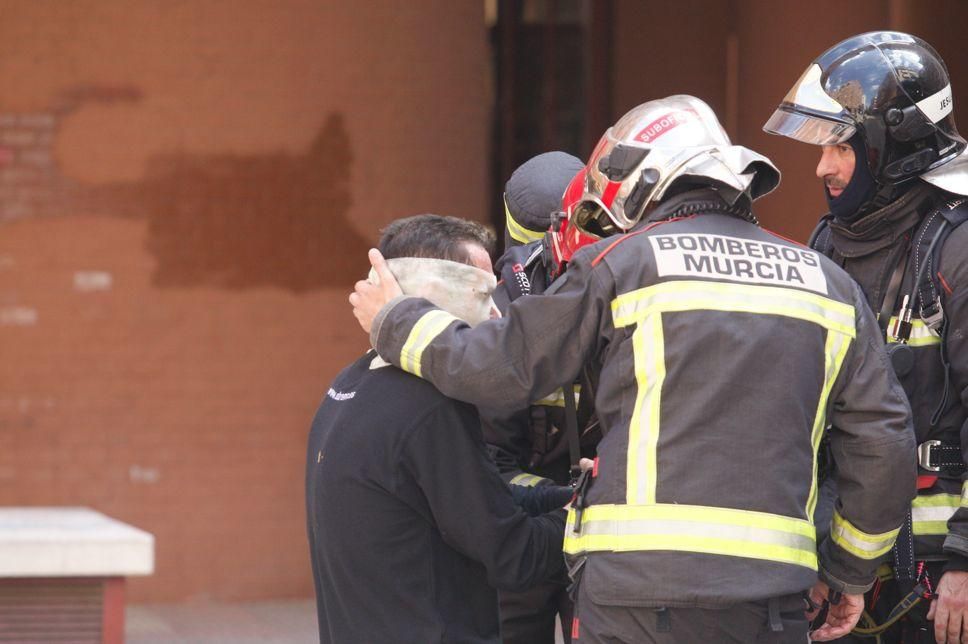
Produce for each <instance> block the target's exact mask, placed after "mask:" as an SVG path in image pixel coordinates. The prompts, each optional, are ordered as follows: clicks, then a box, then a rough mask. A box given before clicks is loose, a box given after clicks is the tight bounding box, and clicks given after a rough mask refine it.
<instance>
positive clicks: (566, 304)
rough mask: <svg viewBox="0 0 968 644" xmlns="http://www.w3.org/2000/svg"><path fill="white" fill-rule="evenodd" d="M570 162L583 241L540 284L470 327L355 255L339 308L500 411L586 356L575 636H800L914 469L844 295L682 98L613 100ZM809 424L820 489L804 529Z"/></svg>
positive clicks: (883, 543) (907, 489)
mask: <svg viewBox="0 0 968 644" xmlns="http://www.w3.org/2000/svg"><path fill="white" fill-rule="evenodd" d="M586 167H587V177H586V186H585V195H584V197H583V200H582V203H581V204H580V205H579V206H578V208H576V211H575V213H574V216H573V222H574V224H575V226H576V228H577V229H580V230H582V231H583V232H584V233H585V234H589V235H594V236H597V237H600V238H601V240H600V241H599V242H596V243H595V244H592V245H590V246H587V247H585V248H582V249H581V250H579V251H578V252H577V253H575V255H574V256H573V257H572V259H571V261H570V262H569V265H568V270H567V271H566V272H565V274H564V276H563V278H562V279H559V280H557V281H556V282H555V283H554V284H553V285H552V286H551V287H550V288H549V289H548V290H547V291H546V292H545V294H544V295H542V296H536V297H529V298H522V299H521V300H519V301H517V302H515V303H514V304H512V305H511V307H510V309H509V311H508V315H507V316H505V317H504V318H502V319H499V320H491V321H488V322H484V323H482V324H481V325H479V326H477V327H475V328H474V329H470V328H469V327H468V326H467V325H465V324H463V323H461V322H460V321H459V320H457V319H455V318H454V317H453V316H450V315H448V314H447V313H446V312H444V311H441V310H439V309H436V308H435V307H433V305H431V304H430V303H429V302H427V301H425V300H421V299H419V298H412V297H409V298H408V297H403V296H401V294H400V291H399V289H397V288H395V287H394V285H393V283H392V282H391V281H390V280H389V279H383V276H384V275H387V276H388V273H387V272H386V269H385V266H384V263H383V262H382V260H381V258H380V256H379V253H378V252H376V251H371V253H370V258H371V262H372V263H373V264H374V265H375V267H376V269H377V271H378V273H380V275H381V282H380V284H379V285H374V284H372V283H369V282H359V283H357V285H356V289H355V292H354V293H353V294H351V295H350V302H351V303H352V304H353V307H354V314H355V315H356V317H357V319H358V320H359V322H360V324H361V326H362V327H363V328H364V329H365V330H367V331H369V332H370V338H371V342H372V343H373V344H374V346H375V347H376V349H377V351H379V353H380V355H382V356H383V357H384V358H386V359H387V360H389V361H391V362H392V363H394V364H399V365H400V366H401V367H402V368H403V369H404V370H407V371H410V372H411V373H414V374H417V375H419V376H420V377H422V378H425V379H427V380H429V381H431V382H433V383H434V384H435V385H436V386H438V387H439V388H440V389H441V390H442V391H443V392H444V393H445V394H446V395H449V396H455V397H458V398H460V399H463V400H467V401H471V402H473V403H475V404H485V405H500V404H503V405H506V406H509V407H512V408H513V407H519V406H522V405H524V404H527V402H528V401H530V400H534V399H535V398H538V397H541V396H543V395H547V394H548V393H549V392H551V391H553V390H554V389H556V388H557V387H559V386H561V385H562V384H563V383H568V382H571V381H573V379H574V378H575V376H576V375H577V374H578V372H579V370H580V369H581V368H582V367H583V366H584V365H586V364H589V363H591V364H593V365H594V366H595V368H596V369H597V370H598V373H599V386H598V389H597V391H596V396H595V409H596V413H597V414H598V416H599V418H600V419H601V423H602V427H603V434H604V436H603V438H602V441H601V442H600V443H599V446H598V456H597V460H596V464H595V467H594V468H592V470H591V471H590V473H589V474H588V475H586V476H585V477H584V479H583V480H582V481H581V482H580V483H579V486H578V489H577V492H576V498H575V500H574V501H573V503H572V508H571V510H570V512H569V518H568V524H567V526H566V533H565V543H564V550H565V553H566V555H567V557H568V559H569V562H570V572H571V574H572V577H573V579H574V580H575V583H576V585H577V588H576V592H577V602H576V609H575V610H576V616H575V619H574V621H573V623H572V637H573V639H574V638H577V639H578V641H581V642H604V641H608V642H616V641H621V642H653V641H679V642H696V641H715V642H802V641H804V639H805V637H806V633H807V628H808V627H807V621H806V618H805V616H804V608H805V604H806V603H807V602H806V599H807V596H806V595H805V593H807V592H808V591H809V599H810V601H811V602H812V604H811V606H813V605H817V604H819V603H820V602H821V601H822V600H823V599H824V598H827V599H828V600H829V606H828V612H827V617H826V622H825V623H824V624H823V625H822V626H821V627H820V628H818V629H817V631H815V632H814V634H813V635H814V637H815V638H816V639H818V640H826V639H831V638H833V637H837V636H840V635H843V634H845V633H846V632H847V631H849V630H850V628H851V627H852V626H853V624H854V623H855V622H856V620H857V619H858V617H859V615H860V610H861V608H862V605H863V598H862V593H863V592H864V591H866V590H867V589H868V588H869V587H870V585H871V584H872V583H873V581H874V571H875V569H876V565H877V561H878V559H879V558H880V557H881V556H883V554H884V553H886V552H888V551H889V550H890V548H891V546H892V545H893V543H894V539H895V537H896V535H897V533H898V530H899V528H900V526H901V523H902V521H903V519H904V514H905V511H906V507H907V505H908V504H909V503H910V499H911V498H912V497H913V488H914V479H915V468H914V463H913V462H912V460H911V459H910V454H911V450H912V449H913V444H914V437H913V432H912V430H911V425H910V410H909V407H908V405H907V402H906V400H905V398H904V395H903V391H902V390H901V389H900V386H899V385H898V383H897V379H896V376H895V375H894V374H893V372H891V371H890V369H889V368H888V366H887V362H886V357H885V356H884V348H883V342H882V341H881V340H880V338H879V332H878V329H877V325H876V322H875V320H874V318H873V315H872V314H871V312H870V311H869V309H868V308H867V307H866V306H865V303H864V300H863V295H862V293H861V292H860V290H859V288H858V287H857V285H856V284H855V283H854V282H853V281H852V280H851V279H850V278H849V277H848V276H847V275H846V274H845V273H844V272H843V271H842V270H841V269H840V268H838V267H837V266H836V265H835V264H834V263H833V262H831V261H830V260H828V259H827V258H825V257H823V256H822V255H820V254H819V253H817V252H815V251H812V250H810V249H807V248H804V247H801V246H799V245H797V244H795V243H793V242H790V241H788V240H786V239H783V238H781V237H778V236H776V235H774V234H772V233H770V232H768V231H766V230H764V229H762V228H760V227H759V226H758V225H757V223H756V219H755V217H754V215H753V213H752V211H751V206H752V201H753V200H754V199H756V198H758V197H760V196H762V195H764V194H766V193H768V192H770V191H771V190H773V189H774V188H775V187H776V185H777V184H778V183H779V173H778V171H777V170H776V169H775V167H774V166H773V165H772V163H770V161H769V160H768V159H767V158H766V157H763V156H761V155H759V154H756V153H755V152H753V151H751V150H748V149H746V148H743V147H740V146H734V145H732V144H731V143H730V141H729V139H728V137H727V136H726V133H725V132H724V131H723V129H722V127H721V126H720V124H719V123H718V121H717V119H716V117H715V115H714V114H713V112H712V110H710V108H709V107H708V106H707V105H706V104H705V103H703V102H702V101H700V100H699V99H696V98H693V97H689V96H672V97H669V98H666V99H662V100H657V101H651V102H648V103H645V104H643V105H640V106H639V107H637V108H635V109H633V110H632V111H631V112H629V113H628V114H626V115H625V116H624V117H623V118H622V119H620V120H619V121H618V122H617V123H616V124H615V125H614V126H613V127H612V128H610V129H609V130H608V131H607V132H606V134H605V135H604V136H603V137H602V139H601V141H600V142H599V144H598V146H597V147H596V149H595V151H594V152H593V153H592V156H591V158H590V159H589V162H588V163H587V165H586ZM388 277H389V276H388ZM828 421H830V422H832V423H833V425H834V426H835V428H836V429H834V430H832V431H831V432H830V442H831V451H832V453H833V455H834V458H835V459H836V462H837V463H838V465H839V466H840V467H839V469H838V471H837V477H838V478H839V481H840V484H841V485H840V498H839V500H838V505H837V508H836V511H835V513H834V517H833V529H832V531H831V533H830V537H829V538H828V539H826V540H825V541H824V542H822V543H820V544H819V547H818V544H817V543H816V541H815V528H814V526H813V523H812V517H813V509H814V505H815V502H816V498H817V482H816V464H817V456H816V454H817V449H818V445H819V443H820V439H821V436H822V434H823V429H824V427H825V425H826V423H827V422H828ZM818 573H819V579H818ZM670 638H671V639H670Z"/></svg>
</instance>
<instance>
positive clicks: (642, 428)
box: [626, 313, 665, 505]
mask: <svg viewBox="0 0 968 644" xmlns="http://www.w3.org/2000/svg"><path fill="white" fill-rule="evenodd" d="M632 351H633V354H634V362H635V382H636V385H637V390H638V391H637V393H636V396H635V407H634V408H633V410H632V419H631V422H630V424H629V442H628V458H627V459H626V479H627V481H628V484H627V492H626V498H627V500H628V502H629V504H631V505H637V504H648V503H655V486H656V477H657V472H656V448H657V446H658V444H659V406H660V403H661V398H662V381H663V380H665V340H664V336H663V333H662V315H660V314H658V313H656V314H654V315H650V316H649V317H647V318H645V319H644V320H641V321H640V322H639V324H638V326H637V327H636V329H635V331H634V332H633V333H632Z"/></svg>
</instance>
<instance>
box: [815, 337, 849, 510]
mask: <svg viewBox="0 0 968 644" xmlns="http://www.w3.org/2000/svg"><path fill="white" fill-rule="evenodd" d="M848 347H850V337H848V336H846V335H844V334H843V333H838V332H837V331H834V330H828V331H827V342H826V344H825V346H824V375H823V388H822V389H821V390H820V400H818V401H817V413H816V415H815V416H814V418H813V430H812V431H811V433H810V445H811V446H812V447H813V451H812V454H813V477H812V478H811V480H810V494H809V495H808V496H807V507H806V515H807V516H808V517H812V516H813V512H814V510H815V509H816V508H817V488H818V485H817V483H818V482H817V452H819V451H820V441H821V439H822V438H823V431H824V428H825V427H826V426H827V401H828V399H829V398H830V390H831V389H832V388H833V386H834V382H836V380H837V376H838V374H840V368H841V367H842V366H843V364H844V357H845V356H846V355H847V349H848Z"/></svg>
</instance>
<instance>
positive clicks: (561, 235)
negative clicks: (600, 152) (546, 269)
mask: <svg viewBox="0 0 968 644" xmlns="http://www.w3.org/2000/svg"><path fill="white" fill-rule="evenodd" d="M587 174H588V168H587V167H585V168H582V169H581V170H579V171H578V174H576V175H575V176H574V178H573V179H572V180H571V183H569V184H568V187H567V188H566V189H565V194H564V195H562V197H561V220H560V223H559V224H558V226H557V228H556V229H552V231H551V233H550V235H549V237H550V240H551V244H550V245H551V259H552V262H553V263H554V266H552V270H551V272H552V277H553V278H554V277H557V276H559V275H561V273H562V272H564V270H565V265H566V264H567V263H568V262H569V261H571V258H572V255H574V254H575V253H576V252H577V251H578V249H579V248H581V247H582V246H587V245H589V244H594V243H595V242H597V241H598V240H599V238H598V237H595V236H592V235H589V234H588V233H586V232H584V231H583V230H581V229H580V228H578V227H576V226H575V225H574V224H573V223H572V221H571V217H572V213H573V212H574V210H575V207H576V206H577V205H578V204H579V203H581V200H582V196H583V195H584V194H585V177H586V175H587Z"/></svg>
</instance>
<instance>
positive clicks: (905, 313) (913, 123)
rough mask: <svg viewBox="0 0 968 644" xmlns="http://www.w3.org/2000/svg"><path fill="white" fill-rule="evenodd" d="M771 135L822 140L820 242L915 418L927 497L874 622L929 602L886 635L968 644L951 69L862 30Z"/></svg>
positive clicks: (958, 171) (963, 237)
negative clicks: (860, 299)
mask: <svg viewBox="0 0 968 644" xmlns="http://www.w3.org/2000/svg"><path fill="white" fill-rule="evenodd" d="M764 129H765V130H766V131H767V132H770V133H773V134H780V135H784V136H789V137H791V138H794V139H797V140H800V141H803V142H806V143H813V144H816V145H820V146H822V148H821V150H822V151H821V157H820V163H819V165H818V166H817V176H818V177H819V178H821V179H822V180H823V182H824V186H825V193H826V197H827V202H828V204H829V206H830V213H829V214H828V215H826V216H825V217H824V218H823V219H822V220H821V224H820V226H819V227H818V229H817V231H816V232H815V233H814V235H813V241H812V245H813V247H814V248H816V249H818V250H820V251H821V252H823V253H824V254H826V255H828V256H830V257H831V258H833V259H834V261H836V262H837V263H839V264H840V265H841V266H843V267H844V268H845V269H846V270H847V272H848V273H849V274H850V275H851V276H852V277H854V278H855V279H856V280H857V281H858V282H859V283H860V286H861V288H862V289H863V291H864V295H865V299H866V302H867V304H869V305H870V307H871V309H872V310H873V311H875V312H876V313H877V316H878V323H879V325H880V332H881V333H882V334H886V336H887V341H888V342H889V343H890V344H889V348H888V351H889V353H890V356H891V361H892V364H893V366H894V368H895V370H896V371H897V374H898V376H899V377H900V380H901V384H902V385H903V387H904V389H905V391H906V393H907V395H908V397H909V398H910V403H911V408H912V411H913V414H914V429H915V432H916V435H917V442H918V444H919V445H918V451H917V458H918V462H919V465H920V470H919V474H920V475H921V476H919V477H918V483H917V488H918V496H917V498H916V499H915V500H914V502H913V504H912V507H911V509H910V512H911V514H910V521H909V522H906V525H905V529H904V530H902V532H901V534H900V537H899V539H898V543H897V547H896V549H895V552H894V557H893V558H892V561H891V570H890V571H888V574H889V575H890V576H891V577H892V579H890V580H889V581H886V583H885V585H884V587H883V588H881V587H878V588H877V589H875V591H874V592H872V593H871V595H870V597H869V598H868V599H869V601H868V604H869V611H870V613H871V615H872V616H873V617H872V619H871V620H865V622H866V621H870V622H877V623H878V624H880V623H884V622H886V621H888V620H889V619H890V618H889V616H888V614H889V613H890V611H891V610H892V609H893V608H894V607H895V605H897V604H898V602H899V601H900V600H901V599H902V598H904V597H905V596H909V601H911V600H915V599H922V601H920V602H919V604H918V605H917V606H915V607H914V609H912V610H911V611H910V613H909V614H908V615H906V616H905V618H904V619H903V620H901V621H900V622H898V623H896V624H895V626H894V627H893V628H892V629H891V630H890V632H889V633H888V635H886V636H885V641H890V642H898V641H901V639H902V638H903V641H904V642H911V643H913V642H932V641H935V638H936V639H937V641H938V642H959V641H961V642H968V493H963V492H962V490H963V489H966V488H963V483H962V479H963V478H964V474H965V465H964V464H965V455H966V454H968V452H966V451H965V450H966V448H968V297H966V288H968V256H966V249H968V226H962V225H959V224H961V223H962V222H963V221H964V220H965V219H966V218H968V204H966V203H965V202H966V199H965V198H964V197H962V196H961V195H968V169H966V168H968V156H965V141H964V139H962V137H961V136H960V135H959V134H958V131H957V129H956V128H955V122H954V114H953V112H952V99H951V85H950V82H949V79H948V72H947V70H946V68H945V65H944V62H943V61H942V60H941V58H940V57H939V56H938V54H937V52H935V51H934V49H932V48H931V46H930V45H929V44H928V43H926V42H924V41H923V40H921V39H919V38H916V37H914V36H910V35H907V34H903V33H897V32H873V33H868V34H862V35H860V36H854V37H852V38H848V39H847V40H845V41H843V42H841V43H838V44H837V45H835V46H834V47H832V48H831V49H829V50H828V51H827V52H825V53H824V54H822V55H821V56H820V57H819V58H817V59H816V61H814V62H813V63H812V64H811V65H810V66H809V67H808V68H807V71H806V72H805V73H804V74H803V76H802V77H801V78H800V80H799V81H798V82H797V84H796V85H794V87H793V89H791V90H790V92H789V93H788V94H787V96H786V98H784V100H783V102H782V103H781V104H780V106H779V108H778V109H777V111H776V112H775V113H774V115H773V116H772V118H771V119H770V120H769V121H768V122H767V124H766V125H765V127H764ZM911 458H912V460H913V458H914V454H912V455H911ZM906 494H907V491H904V492H903V494H902V495H906ZM925 562H926V563H925ZM886 576H887V575H883V577H886ZM935 595H936V598H934V597H935ZM924 598H932V601H931V602H930V603H929V602H927V601H923V599H924ZM930 619H934V624H933V626H932V625H931V624H929V623H928V622H927V621H926V620H930ZM865 626H868V627H873V624H872V623H867V624H865Z"/></svg>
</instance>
